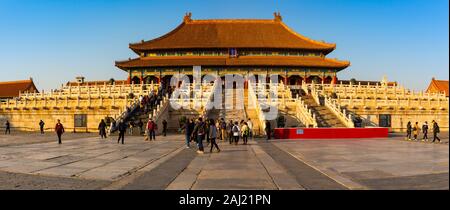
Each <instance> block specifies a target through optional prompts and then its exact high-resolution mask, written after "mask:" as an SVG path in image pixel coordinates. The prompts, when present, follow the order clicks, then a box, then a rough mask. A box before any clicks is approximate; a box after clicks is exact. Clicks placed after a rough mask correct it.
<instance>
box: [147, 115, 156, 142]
mask: <svg viewBox="0 0 450 210" xmlns="http://www.w3.org/2000/svg"><path fill="white" fill-rule="evenodd" d="M147 135H148V139H149V140H150V141H151V140H152V139H153V140H156V123H155V122H153V119H149V120H148V123H147Z"/></svg>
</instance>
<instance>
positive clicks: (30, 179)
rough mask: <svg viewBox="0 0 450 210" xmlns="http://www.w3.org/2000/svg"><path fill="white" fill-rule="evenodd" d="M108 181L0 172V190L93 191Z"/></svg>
mask: <svg viewBox="0 0 450 210" xmlns="http://www.w3.org/2000/svg"><path fill="white" fill-rule="evenodd" d="M108 184H110V182H109V181H102V180H84V179H73V178H62V177H51V176H36V175H30V174H20V173H9V172H2V171H0V190H95V189H101V188H102V187H104V186H106V185H108Z"/></svg>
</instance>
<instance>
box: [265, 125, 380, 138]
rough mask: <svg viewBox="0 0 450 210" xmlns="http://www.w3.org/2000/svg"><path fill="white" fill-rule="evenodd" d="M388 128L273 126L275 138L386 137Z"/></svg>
mask: <svg viewBox="0 0 450 210" xmlns="http://www.w3.org/2000/svg"><path fill="white" fill-rule="evenodd" d="M388 133H389V129H388V128H275V134H274V135H275V136H274V137H275V138H276V139H365V138H387V137H388Z"/></svg>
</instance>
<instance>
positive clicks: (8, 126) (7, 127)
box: [5, 120, 11, 135]
mask: <svg viewBox="0 0 450 210" xmlns="http://www.w3.org/2000/svg"><path fill="white" fill-rule="evenodd" d="M5 127H6V130H5V135H6V134H11V124H10V123H9V121H8V120H6V123H5Z"/></svg>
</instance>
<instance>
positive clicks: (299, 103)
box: [295, 96, 318, 128]
mask: <svg viewBox="0 0 450 210" xmlns="http://www.w3.org/2000/svg"><path fill="white" fill-rule="evenodd" d="M295 102H296V117H297V118H298V119H299V120H300V121H301V122H302V123H303V124H304V125H305V126H306V127H310V126H312V127H314V128H317V127H318V124H317V120H316V115H315V114H314V113H313V112H312V110H311V109H309V108H308V105H306V104H305V102H304V101H303V100H302V99H301V98H299V97H298V96H297V98H296V99H295Z"/></svg>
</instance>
